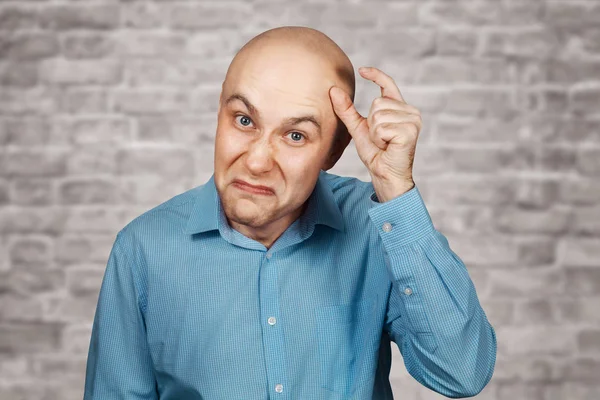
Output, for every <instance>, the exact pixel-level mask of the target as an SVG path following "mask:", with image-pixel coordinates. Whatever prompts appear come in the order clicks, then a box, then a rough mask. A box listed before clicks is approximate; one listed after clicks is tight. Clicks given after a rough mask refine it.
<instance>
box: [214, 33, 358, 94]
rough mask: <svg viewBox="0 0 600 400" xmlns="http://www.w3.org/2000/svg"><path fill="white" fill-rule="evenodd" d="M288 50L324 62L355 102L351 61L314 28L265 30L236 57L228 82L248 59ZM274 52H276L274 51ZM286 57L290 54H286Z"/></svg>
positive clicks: (231, 65)
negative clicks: (283, 49)
mask: <svg viewBox="0 0 600 400" xmlns="http://www.w3.org/2000/svg"><path fill="white" fill-rule="evenodd" d="M277 48H280V49H281V48H288V49H290V50H295V51H297V52H298V53H299V54H300V53H302V52H308V53H310V54H312V55H313V56H315V58H319V59H321V60H322V63H323V64H322V66H323V67H324V68H326V67H328V68H331V69H333V70H334V71H335V74H336V75H337V77H338V79H339V81H340V83H341V84H342V85H341V87H343V88H345V89H346V90H348V93H349V94H350V98H351V99H352V100H354V91H355V83H354V82H355V76H354V67H353V66H352V62H351V61H350V59H349V58H348V56H347V55H346V53H344V51H343V50H342V49H341V48H340V47H339V46H338V45H337V44H336V43H335V42H334V41H333V40H331V38H329V36H327V35H325V34H324V33H323V32H320V31H318V30H316V29H313V28H308V27H303V26H281V27H277V28H273V29H270V30H268V31H265V32H263V33H261V34H259V35H257V36H255V37H253V38H252V39H251V40H250V41H248V42H247V43H246V44H245V45H244V46H243V47H242V48H241V49H240V50H239V51H238V52H237V54H236V55H235V56H234V58H233V60H232V61H231V64H230V66H229V69H228V70H227V75H226V76H225V82H227V78H228V77H229V76H230V74H231V73H234V72H235V70H236V69H237V68H239V67H242V68H243V67H244V63H245V62H247V61H248V58H249V57H252V56H253V55H254V56H257V57H258V56H260V55H261V54H265V52H266V50H267V49H270V50H275V49H277ZM271 53H273V52H271ZM286 54H289V53H288V52H286Z"/></svg>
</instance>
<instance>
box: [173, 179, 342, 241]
mask: <svg viewBox="0 0 600 400" xmlns="http://www.w3.org/2000/svg"><path fill="white" fill-rule="evenodd" d="M326 174H327V172H325V171H323V170H320V172H319V178H318V179H317V183H316V185H315V188H314V190H313V191H312V193H311V195H310V196H309V199H308V205H307V207H306V210H305V212H304V214H303V215H302V216H301V217H300V219H301V220H302V221H301V224H302V225H304V226H307V227H311V228H313V227H314V225H317V224H323V225H327V226H330V227H332V228H334V229H336V230H338V231H341V232H345V227H344V219H343V218H342V213H341V211H340V208H339V206H338V204H337V202H336V201H335V198H334V196H333V191H332V190H331V188H330V187H329V185H328V183H327V182H326V177H325V175H326ZM214 178H215V175H214V173H213V175H212V176H211V177H210V179H209V180H208V182H206V183H205V184H204V185H201V186H198V187H197V188H196V189H195V190H196V195H195V199H194V205H193V207H192V214H191V215H190V217H189V218H188V221H187V224H186V226H185V228H184V232H185V233H188V234H194V233H201V232H207V231H210V230H214V229H217V230H218V229H219V223H226V222H227V219H226V218H225V213H224V211H223V207H222V205H221V199H220V197H219V193H218V192H217V188H216V186H215V181H214ZM311 231H312V229H311Z"/></svg>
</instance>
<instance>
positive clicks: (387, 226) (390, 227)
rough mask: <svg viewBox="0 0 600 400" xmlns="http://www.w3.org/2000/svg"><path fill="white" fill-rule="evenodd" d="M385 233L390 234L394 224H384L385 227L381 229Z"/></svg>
mask: <svg viewBox="0 0 600 400" xmlns="http://www.w3.org/2000/svg"><path fill="white" fill-rule="evenodd" d="M381 228H382V229H383V230H384V231H385V232H389V231H391V230H392V224H390V223H389V222H386V223H385V224H383V226H382V227H381Z"/></svg>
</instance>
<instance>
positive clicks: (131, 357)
mask: <svg viewBox="0 0 600 400" xmlns="http://www.w3.org/2000/svg"><path fill="white" fill-rule="evenodd" d="M124 235H125V234H124V233H123V231H121V232H119V233H118V234H117V237H116V239H115V242H114V244H113V247H112V249H111V252H110V255H109V259H108V263H107V266H106V271H105V273H104V278H103V280H102V285H101V288H100V294H99V297H98V305H97V307H96V314H95V316H94V322H93V327H92V335H91V340H90V347H89V353H88V359H87V367H86V376H85V391H84V396H83V398H84V400H92V399H98V400H100V399H102V400H112V399H115V400H116V399H128V400H129V399H132V400H133V399H135V400H138V399H140V400H141V399H144V400H150V399H158V394H157V391H156V382H155V378H154V371H153V368H152V362H151V358H150V354H149V350H148V346H147V341H146V328H145V323H144V318H143V314H142V312H141V308H140V304H139V301H138V293H139V292H138V290H137V288H136V282H135V278H134V276H135V275H134V271H135V265H134V264H132V260H131V258H132V257H129V256H128V252H127V249H128V248H131V246H129V247H127V246H126V245H125V244H128V243H127V238H124V237H123V236H124ZM124 242H125V244H124Z"/></svg>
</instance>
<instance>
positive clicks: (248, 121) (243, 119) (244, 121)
mask: <svg viewBox="0 0 600 400" xmlns="http://www.w3.org/2000/svg"><path fill="white" fill-rule="evenodd" d="M239 117H242V118H241V119H240V124H241V125H242V126H248V125H246V124H250V123H251V122H252V120H251V119H250V118H248V117H247V116H245V115H236V116H235V118H236V119H237V118H239Z"/></svg>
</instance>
